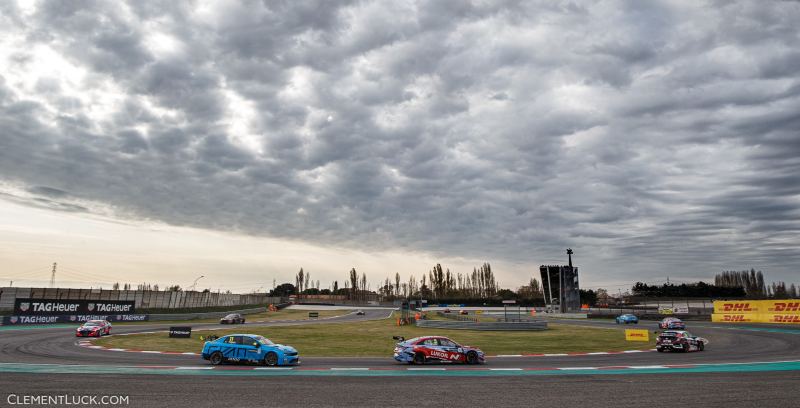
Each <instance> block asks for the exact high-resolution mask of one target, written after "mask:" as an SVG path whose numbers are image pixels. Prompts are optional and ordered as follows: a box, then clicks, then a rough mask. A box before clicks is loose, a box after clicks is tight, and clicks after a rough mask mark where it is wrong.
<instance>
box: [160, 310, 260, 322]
mask: <svg viewBox="0 0 800 408" xmlns="http://www.w3.org/2000/svg"><path fill="white" fill-rule="evenodd" d="M266 311H267V308H266V307H256V308H253V309H241V310H229V311H227V312H208V313H175V314H173V313H170V314H151V315H150V321H151V322H157V321H165V320H197V319H217V318H221V317H225V316H226V315H229V314H231V313H239V314H243V315H247V314H254V313H264V312H266Z"/></svg>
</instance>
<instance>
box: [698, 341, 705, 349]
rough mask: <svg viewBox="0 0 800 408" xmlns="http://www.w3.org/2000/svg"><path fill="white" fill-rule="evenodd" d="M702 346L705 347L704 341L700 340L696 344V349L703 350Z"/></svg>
mask: <svg viewBox="0 0 800 408" xmlns="http://www.w3.org/2000/svg"><path fill="white" fill-rule="evenodd" d="M704 348H706V343H703V342H702V341H701V342H700V343H698V344H697V350H698V351H703V349H704Z"/></svg>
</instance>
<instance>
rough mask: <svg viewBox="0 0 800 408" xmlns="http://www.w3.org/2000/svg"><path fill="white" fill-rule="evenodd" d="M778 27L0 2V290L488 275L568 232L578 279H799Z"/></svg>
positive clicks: (790, 58)
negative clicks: (303, 276)
mask: <svg viewBox="0 0 800 408" xmlns="http://www.w3.org/2000/svg"><path fill="white" fill-rule="evenodd" d="M798 21H800V4H799V3H798V2H788V1H770V2H765V1H754V2H735V1H719V2H702V1H697V0H691V1H669V2H659V1H608V2H605V1H602V2H595V3H593V2H572V1H563V2H558V1H551V0H546V1H541V2H536V1H509V2H500V1H498V2H482V1H481V2H477V1H476V2H472V3H470V2H468V1H460V0H459V1H441V0H435V1H429V2H403V1H394V0H392V1H382V2H378V1H363V2H346V1H337V2H330V1H266V2H263V3H261V2H257V1H247V2H242V3H241V4H238V5H237V4H235V3H234V2H227V1H225V2H219V3H214V2H211V3H206V2H197V3H191V2H175V1H163V2H155V1H151V2H141V1H131V2H130V3H128V4H125V3H123V2H105V1H98V2H89V1H86V2H78V3H75V2H56V1H53V2H45V3H36V2H29V1H24V2H21V4H15V3H14V2H0V197H2V198H1V199H0V210H2V212H0V214H2V215H0V221H2V223H1V224H0V242H2V244H3V245H2V249H0V264H2V265H0V268H2V269H1V270H0V278H2V279H8V280H11V279H16V280H17V281H18V282H24V280H25V279H29V280H32V279H44V280H45V281H46V280H47V279H49V274H48V272H47V271H48V270H49V265H51V264H52V262H60V264H62V265H63V267H64V268H65V269H64V270H63V271H64V272H63V273H64V274H65V275H64V276H65V277H64V278H63V279H64V280H66V279H67V278H69V277H70V276H71V279H73V280H74V281H75V282H72V283H69V282H66V281H63V282H61V283H62V284H65V285H66V284H74V285H81V284H83V283H86V282H92V279H93V278H96V279H95V281H96V282H114V281H132V282H136V281H141V280H148V281H151V282H156V281H158V282H161V283H173V282H174V283H179V284H181V285H182V286H186V284H187V283H191V281H192V280H193V278H194V277H196V276H199V275H201V274H204V275H205V276H206V278H205V279H206V280H205V281H204V282H203V283H205V284H207V285H211V286H214V287H230V288H239V289H245V288H250V287H252V286H256V287H258V286H261V285H268V286H271V285H272V279H273V278H275V279H277V280H278V283H280V281H293V278H292V277H293V275H294V273H295V272H296V271H297V270H298V269H299V268H300V267H304V268H306V270H308V271H310V272H311V274H312V279H314V280H316V279H320V280H321V281H322V282H321V283H322V286H323V287H327V286H328V284H329V283H330V281H331V280H333V279H339V280H340V281H342V280H343V279H344V278H345V277H346V273H347V271H348V270H349V269H350V268H351V267H356V269H357V270H359V272H362V271H363V272H366V273H367V275H368V277H369V278H370V280H373V281H377V280H378V279H382V278H383V277H385V276H387V275H394V273H395V272H400V273H401V274H402V275H403V276H404V279H405V277H406V276H408V274H411V273H413V274H415V275H417V277H419V275H420V274H421V273H423V272H426V271H427V270H429V269H430V268H431V266H432V265H433V264H434V263H435V262H442V264H443V265H444V266H445V267H450V268H451V270H452V271H453V272H469V271H471V269H472V267H473V266H479V265H480V263H481V262H484V261H488V262H490V263H492V265H493V266H494V269H495V273H496V274H497V275H498V277H499V279H500V281H501V285H503V286H507V287H516V286H518V285H520V284H522V283H524V282H526V281H527V280H528V279H529V278H530V277H531V276H532V274H533V273H535V272H536V271H537V267H538V265H539V264H542V263H556V262H564V261H565V258H566V255H565V249H566V248H567V247H571V248H573V250H574V251H575V261H576V263H577V265H578V266H579V267H580V268H581V279H582V282H583V283H584V284H585V285H586V286H601V285H604V286H609V287H612V288H613V287H616V286H615V285H617V286H618V285H629V284H630V283H633V282H634V281H636V280H643V281H647V282H658V281H663V280H665V279H666V277H667V276H669V277H670V279H671V280H675V281H680V280H698V279H710V278H713V275H714V274H715V273H718V272H721V271H722V270H731V269H737V270H738V269H749V268H751V267H752V268H756V269H760V270H762V271H764V273H765V275H766V278H767V280H785V281H787V282H800V29H799V28H798V27H800V25H798ZM70 270H71V271H72V275H70V272H69V271H70ZM59 276H61V275H59ZM82 281H83V282H82ZM39 283H41V281H40V282H39ZM2 284H3V285H5V284H6V282H3V283H2ZM16 285H17V284H15V286H16ZM373 287H374V286H373Z"/></svg>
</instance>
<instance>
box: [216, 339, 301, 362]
mask: <svg viewBox="0 0 800 408" xmlns="http://www.w3.org/2000/svg"><path fill="white" fill-rule="evenodd" d="M203 359H205V360H208V361H210V362H211V364H213V365H219V364H222V363H224V362H253V363H259V364H264V365H268V366H278V365H293V364H300V355H299V354H298V353H297V350H295V348H294V347H290V346H284V345H282V344H275V343H273V342H271V341H269V339H267V338H266V337H264V336H259V335H257V334H230V335H227V336H222V337H220V338H218V339H216V340H214V341H207V342H205V344H204V345H203Z"/></svg>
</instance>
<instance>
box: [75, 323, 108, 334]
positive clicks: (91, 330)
mask: <svg viewBox="0 0 800 408" xmlns="http://www.w3.org/2000/svg"><path fill="white" fill-rule="evenodd" d="M104 334H111V323H109V322H108V321H106V320H89V321H88V322H86V323H84V324H83V325H82V326H81V327H78V328H77V329H75V337H100V336H102V335H104Z"/></svg>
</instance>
